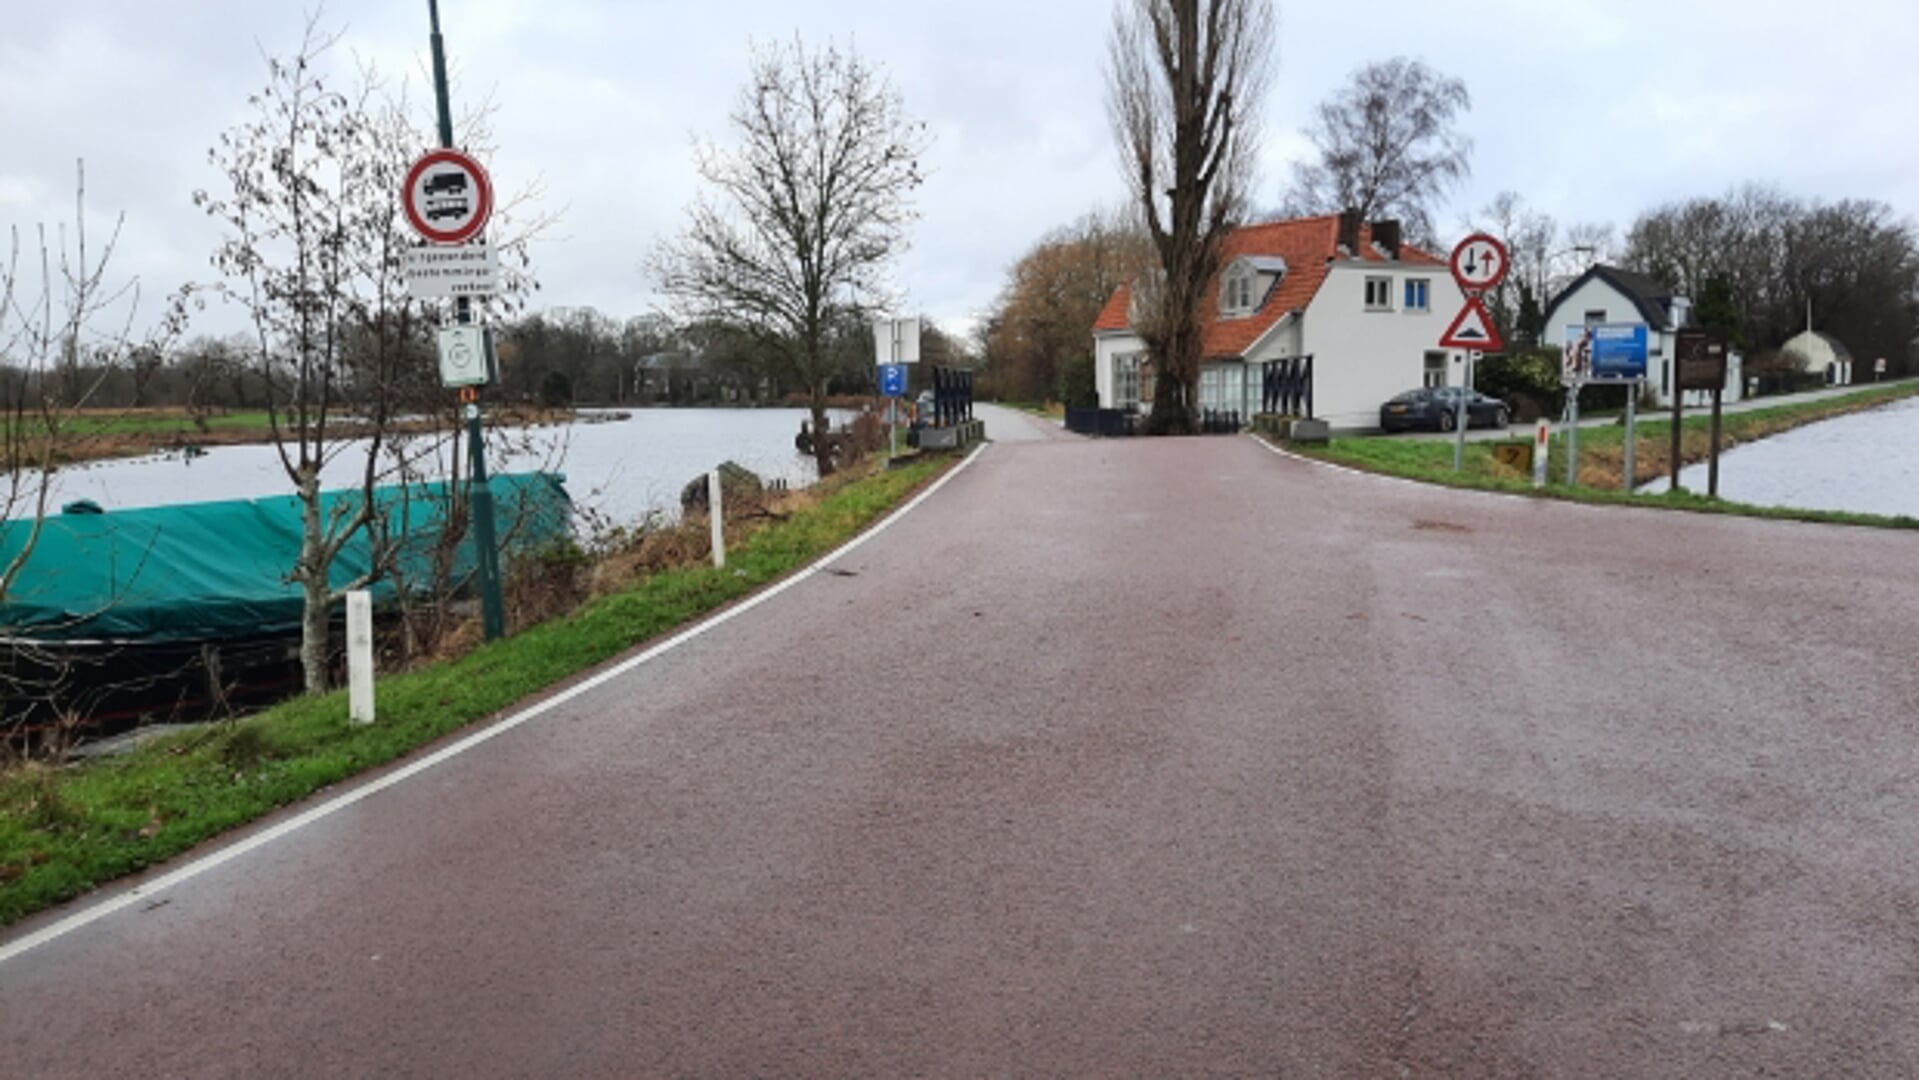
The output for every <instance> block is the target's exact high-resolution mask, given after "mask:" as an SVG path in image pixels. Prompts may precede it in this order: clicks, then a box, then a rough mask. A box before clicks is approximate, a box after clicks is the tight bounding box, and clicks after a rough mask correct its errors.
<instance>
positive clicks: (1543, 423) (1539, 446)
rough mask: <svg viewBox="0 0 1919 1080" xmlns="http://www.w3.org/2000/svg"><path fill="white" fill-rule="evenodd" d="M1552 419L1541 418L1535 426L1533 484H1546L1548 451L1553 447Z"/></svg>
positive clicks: (1540, 485) (1540, 486)
mask: <svg viewBox="0 0 1919 1080" xmlns="http://www.w3.org/2000/svg"><path fill="white" fill-rule="evenodd" d="M1552 434H1553V425H1552V421H1550V420H1548V419H1546V418H1545V417H1543V416H1542V417H1540V418H1539V424H1538V425H1537V426H1536V427H1534V428H1533V486H1534V487H1536V488H1543V487H1545V486H1546V451H1548V450H1550V449H1552Z"/></svg>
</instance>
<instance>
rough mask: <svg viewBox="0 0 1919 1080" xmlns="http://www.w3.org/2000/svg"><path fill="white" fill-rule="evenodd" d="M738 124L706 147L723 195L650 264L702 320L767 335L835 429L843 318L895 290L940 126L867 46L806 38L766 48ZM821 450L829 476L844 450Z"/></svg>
mask: <svg viewBox="0 0 1919 1080" xmlns="http://www.w3.org/2000/svg"><path fill="white" fill-rule="evenodd" d="M732 127H733V134H734V136H735V138H736V141H735V142H734V143H733V144H731V145H719V144H702V145H701V146H700V147H699V148H698V150H697V156H698V164H699V171H700V175H701V177H702V178H703V179H704V180H705V181H706V183H707V185H708V186H709V188H710V192H711V193H710V195H708V196H702V197H701V198H700V199H699V201H697V202H696V203H695V204H694V205H693V207H692V208H691V209H690V210H689V211H688V213H687V217H688V221H687V224H686V228H685V230H684V231H683V232H682V233H681V234H680V235H679V236H677V237H675V238H673V239H670V240H668V241H666V242H664V243H663V244H662V245H661V246H660V247H659V248H658V249H656V250H655V252H654V254H653V257H652V259H651V260H650V268H651V271H652V274H653V277H654V279H655V280H656V281H657V283H658V284H659V286H660V288H661V290H662V291H664V292H665V293H666V294H667V295H668V296H670V297H672V298H673V300H674V302H675V303H676V305H677V306H678V307H679V308H680V311H681V313H682V315H683V316H684V317H686V318H687V319H688V321H693V322H699V321H712V322H718V323H726V324H731V325H734V326H738V327H741V328H744V329H746V330H747V331H748V332H750V333H751V334H752V335H753V336H754V337H755V338H756V339H758V341H759V342H760V343H761V344H762V345H763V346H764V347H765V349H766V351H767V353H768V354H769V355H770V356H771V357H772V358H773V359H774V363H775V365H776V367H777V369H778V372H779V374H781V375H783V376H786V377H788V378H790V379H791V380H792V381H793V382H796V383H797V384H799V385H800V386H802V387H804V389H805V391H806V395H807V404H808V407H809V408H810V409H811V410H812V414H813V430H814V431H816V432H823V431H825V430H826V399H827V396H828V395H829V394H830V393H831V392H832V391H833V388H834V385H835V375H836V374H837V373H838V371H839V363H838V360H837V358H836V357H835V356H834V354H833V349H832V348H831V339H832V328H833V321H834V319H835V317H836V313H838V312H844V311H846V310H847V309H849V308H851V309H867V308H876V307H878V306H880V305H882V304H883V303H884V302H885V301H886V300H887V299H888V298H889V297H888V291H887V287H886V277H885V274H886V269H887V267H888V265H889V264H890V263H891V261H892V259H893V258H894V257H895V256H896V255H898V254H899V253H900V252H902V251H903V250H905V248H906V246H907V243H908V236H907V230H908V227H909V226H910V225H911V224H912V222H913V221H914V220H915V219H916V218H917V216H918V215H917V214H916V213H915V211H914V209H913V207H912V203H911V197H912V194H913V191H914V189H916V188H918V187H919V186H920V183H921V181H922V174H921V172H920V165H919V157H920V154H921V153H922V152H924V150H925V147H926V145H927V139H926V134H925V132H926V128H925V125H924V124H922V123H919V122H917V121H915V120H913V119H911V118H910V117H909V116H908V115H907V112H906V107H905V104H904V102H903V100H902V99H901V97H900V95H899V94H898V93H897V92H896V91H895V90H894V89H893V88H892V86H891V85H890V84H889V82H888V81H887V79H886V78H885V76H884V75H883V73H882V72H881V71H880V70H879V69H878V68H876V67H874V66H873V65H872V64H870V63H868V62H867V61H866V60H865V59H863V58H861V57H860V56H859V55H858V54H857V53H854V52H852V51H851V50H850V49H849V50H844V51H843V50H841V49H840V48H838V47H836V46H832V45H828V46H826V47H825V48H822V49H808V48H807V47H806V46H805V44H804V43H802V42H800V41H799V40H797V39H795V40H794V41H793V42H792V43H791V44H790V45H774V46H767V47H764V48H760V49H757V50H756V51H755V54H754V57H753V62H752V70H751V73H750V74H749V76H748V78H747V82H746V86H745V87H744V88H743V89H742V90H741V91H740V95H739V100H738V102H737V103H736V104H735V105H734V108H733V114H732ZM846 388H847V389H852V387H846ZM813 445H814V460H815V462H816V463H817V464H818V466H819V472H820V475H822V476H825V475H827V474H828V473H830V472H832V471H833V460H832V454H831V448H830V446H829V445H828V442H827V440H825V439H815V440H814V444H813Z"/></svg>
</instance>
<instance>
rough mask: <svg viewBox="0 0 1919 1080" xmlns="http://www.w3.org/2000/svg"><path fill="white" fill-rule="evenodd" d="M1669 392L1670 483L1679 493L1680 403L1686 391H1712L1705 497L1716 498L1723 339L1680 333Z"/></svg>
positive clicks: (1706, 333)
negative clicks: (1670, 415) (1671, 387)
mask: <svg viewBox="0 0 1919 1080" xmlns="http://www.w3.org/2000/svg"><path fill="white" fill-rule="evenodd" d="M1674 352H1676V353H1677V354H1678V355H1677V356H1675V357H1674V360H1675V363H1674V364H1673V393H1672V481H1671V487H1670V490H1673V491H1678V490H1679V454H1680V430H1679V426H1680V403H1681V402H1682V401H1683V400H1684V399H1685V395H1686V391H1688V390H1710V391H1712V454H1711V457H1710V458H1709V459H1708V460H1709V462H1710V463H1709V464H1708V465H1707V466H1706V494H1707V495H1709V496H1711V497H1712V498H1715V499H1716V498H1718V497H1719V410H1720V399H1721V397H1722V396H1723V395H1724V394H1725V389H1726V339H1725V338H1724V337H1723V336H1722V335H1720V334H1718V333H1715V332H1714V331H1710V330H1681V331H1679V341H1678V344H1677V346H1676V347H1675V348H1674Z"/></svg>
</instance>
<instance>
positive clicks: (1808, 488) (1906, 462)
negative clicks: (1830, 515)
mask: <svg viewBox="0 0 1919 1080" xmlns="http://www.w3.org/2000/svg"><path fill="white" fill-rule="evenodd" d="M1706 479H1707V477H1706V466H1705V464H1704V463H1701V464H1698V465H1691V466H1688V467H1686V468H1684V469H1681V470H1680V471H1679V483H1680V486H1682V487H1684V488H1686V489H1687V490H1688V491H1697V492H1703V491H1705V490H1706ZM1640 490H1641V491H1644V492H1651V493H1655V494H1656V493H1659V492H1663V491H1665V490H1666V481H1664V480H1657V481H1654V482H1653V483H1650V484H1646V485H1644V486H1642V487H1641V488H1640ZM1719 495H1720V497H1721V498H1724V499H1730V500H1733V501H1735V502H1743V503H1752V504H1754V505H1757V506H1789V507H1794V508H1796V509H1800V510H1843V511H1851V512H1854V513H1862V514H1886V515H1897V514H1905V515H1908V516H1912V517H1919V398H1910V399H1907V400H1905V401H1901V402H1898V403H1896V404H1892V405H1888V406H1886V407H1884V408H1880V409H1873V410H1872V411H1870V412H1862V413H1853V414H1851V415H1849V416H1841V417H1838V418H1836V419H1832V420H1823V421H1820V422H1819V423H1817V424H1808V425H1807V426H1805V427H1802V428H1794V429H1793V430H1791V431H1788V432H1786V433H1785V434H1783V435H1775V436H1773V437H1772V438H1769V439H1762V440H1760V441H1759V442H1755V443H1747V444H1746V445H1744V446H1740V447H1736V448H1734V449H1732V450H1729V451H1727V452H1726V453H1724V454H1722V455H1721V456H1720V458H1719Z"/></svg>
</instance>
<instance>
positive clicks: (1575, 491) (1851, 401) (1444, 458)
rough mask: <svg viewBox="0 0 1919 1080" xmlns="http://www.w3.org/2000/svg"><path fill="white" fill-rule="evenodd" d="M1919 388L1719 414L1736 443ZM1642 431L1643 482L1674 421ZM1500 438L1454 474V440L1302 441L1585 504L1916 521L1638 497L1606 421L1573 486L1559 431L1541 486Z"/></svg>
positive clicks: (1660, 461)
mask: <svg viewBox="0 0 1919 1080" xmlns="http://www.w3.org/2000/svg"><path fill="white" fill-rule="evenodd" d="M1915 395H1919V384H1913V383H1902V384H1899V385H1896V386H1885V387H1873V388H1869V389H1865V390H1861V391H1859V392H1858V393H1855V394H1846V395H1843V396H1840V397H1834V398H1827V399H1825V400H1822V401H1808V402H1799V403H1794V404H1788V405H1780V406H1777V407H1775V408H1769V409H1756V410H1753V411H1750V412H1742V413H1729V414H1726V415H1725V416H1724V417H1723V418H1722V437H1723V443H1722V445H1723V446H1725V447H1730V446H1734V445H1737V444H1739V443H1744V442H1752V441H1755V440H1757V439H1762V438H1765V437H1767V436H1769V435H1777V434H1779V433H1780V432H1784V431H1790V430H1792V429H1793V428H1796V427H1802V426H1804V425H1806V424H1811V423H1817V422H1818V421H1820V420H1828V419H1831V418H1833V417H1835V416H1843V415H1846V414H1848V413H1855V412H1861V411H1863V410H1866V409H1873V408H1878V407H1879V406H1882V405H1886V404H1889V403H1891V402H1893V401H1898V400H1902V399H1904V398H1909V397H1913V396H1915ZM1635 430H1636V433H1637V436H1638V438H1637V439H1636V441H1635V446H1634V451H1633V458H1634V460H1633V472H1634V473H1635V476H1636V484H1635V485H1634V486H1637V485H1638V484H1644V483H1646V482H1648V481H1651V480H1656V479H1658V478H1659V477H1662V476H1665V475H1667V470H1668V463H1669V462H1670V461H1671V459H1672V421H1671V420H1670V419H1667V420H1653V421H1645V422H1641V423H1639V424H1638V425H1636V429H1635ZM1711 438H1712V436H1711V419H1710V418H1709V417H1705V416H1688V417H1687V418H1686V419H1685V422H1684V424H1683V425H1682V426H1681V428H1680V440H1681V451H1680V461H1681V464H1691V463H1693V462H1698V461H1704V460H1706V458H1707V456H1708V454H1709V452H1710V444H1711ZM1492 446H1493V444H1491V443H1487V442H1469V443H1467V444H1466V454H1465V460H1464V463H1463V464H1464V468H1463V471H1461V472H1454V471H1453V443H1452V442H1451V441H1450V440H1432V439H1392V438H1378V437H1358V438H1341V439H1334V440H1333V441H1332V442H1331V443H1330V444H1329V445H1327V446H1325V447H1321V448H1314V447H1295V448H1294V449H1296V450H1298V451H1299V452H1301V453H1305V454H1308V455H1311V456H1313V457H1318V458H1321V459H1323V460H1326V461H1335V462H1339V463H1341V464H1345V465H1351V466H1354V467H1356V468H1360V469H1365V470H1368V471H1370V472H1379V473H1387V474H1391V475H1394V476H1404V477H1408V478H1411V479H1414V480H1424V481H1427V482H1429V483H1435V484H1444V485H1447V486H1451V487H1467V488H1480V489H1483V490H1489V491H1507V492H1513V493H1516V494H1526V495H1535V494H1536V495H1539V496H1541V497H1544V498H1558V499H1572V500H1576V501H1580V502H1603V503H1633V504H1639V505H1648V506H1661V507H1668V508H1673V509H1682V510H1692V511H1698V512H1706V513H1730V514H1744V515H1749V516H1754V517H1768V518H1782V519H1790V520H1796V521H1825V522H1836V523H1842V524H1858V525H1877V526H1886V527H1894V528H1919V521H1915V520H1914V519H1912V518H1910V517H1903V516H1902V517H1886V516H1883V515H1877V514H1849V513H1840V512H1832V511H1821V510H1796V509H1784V508H1779V507H1760V506H1749V505H1746V504H1743V503H1735V502H1729V501H1726V500H1723V499H1709V498H1706V497H1705V496H1704V495H1700V494H1695V493H1690V492H1685V491H1680V492H1678V493H1675V494H1671V495H1667V494H1659V495H1635V494H1633V493H1632V492H1631V491H1630V490H1629V489H1628V488H1627V486H1626V484H1625V483H1624V479H1625V477H1624V473H1625V446H1626V432H1625V428H1624V426H1616V425H1607V426H1601V427H1592V428H1581V429H1580V430H1579V461H1580V464H1579V480H1580V483H1579V484H1578V485H1576V486H1575V485H1569V484H1567V483H1566V482H1565V479H1566V440H1565V439H1563V438H1561V437H1558V436H1557V435H1556V436H1555V437H1554V439H1553V442H1552V449H1551V452H1550V453H1549V455H1548V466H1547V475H1548V478H1549V482H1548V484H1547V486H1546V487H1544V488H1542V489H1538V490H1535V489H1534V488H1533V486H1532V478H1531V476H1530V475H1528V474H1525V473H1523V472H1521V471H1520V470H1516V469H1512V468H1508V467H1507V466H1506V465H1504V464H1502V463H1500V462H1499V461H1497V460H1495V459H1494V457H1493V451H1492Z"/></svg>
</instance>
